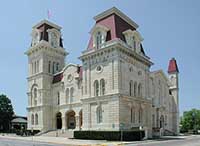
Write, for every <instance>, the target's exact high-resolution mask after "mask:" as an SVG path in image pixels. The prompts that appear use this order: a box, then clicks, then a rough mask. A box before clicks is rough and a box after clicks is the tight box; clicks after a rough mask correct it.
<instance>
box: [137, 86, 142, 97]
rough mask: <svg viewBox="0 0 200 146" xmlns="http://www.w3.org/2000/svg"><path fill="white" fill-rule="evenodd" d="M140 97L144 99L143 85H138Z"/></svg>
mask: <svg viewBox="0 0 200 146" xmlns="http://www.w3.org/2000/svg"><path fill="white" fill-rule="evenodd" d="M138 96H139V97H142V84H141V83H140V84H139V85H138Z"/></svg>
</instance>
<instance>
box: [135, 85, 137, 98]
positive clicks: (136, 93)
mask: <svg viewBox="0 0 200 146" xmlns="http://www.w3.org/2000/svg"><path fill="white" fill-rule="evenodd" d="M134 96H135V97H136V96H137V82H135V83H134Z"/></svg>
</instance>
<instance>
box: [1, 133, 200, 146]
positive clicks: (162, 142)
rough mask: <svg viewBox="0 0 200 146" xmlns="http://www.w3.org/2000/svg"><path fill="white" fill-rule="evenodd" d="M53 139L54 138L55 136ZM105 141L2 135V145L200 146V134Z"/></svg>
mask: <svg viewBox="0 0 200 146" xmlns="http://www.w3.org/2000/svg"><path fill="white" fill-rule="evenodd" d="M51 139H54V138H53V137H52V138H51ZM120 143H121V142H108V141H107V142H105V141H93V142H90V141H89V140H87V141H79V140H73V142H69V143H65V144H57V142H55V144H54V143H47V142H36V141H30V140H22V139H10V138H6V137H0V146H72V145H74V146H75V145H79V146H81V145H88V146H95V145H96V146H97V145H98V146H101V145H104V146H117V145H121V146H125V145H126V146H200V136H199V135H198V136H186V137H184V138H180V137H179V138H176V137H171V138H165V139H159V140H145V141H134V142H124V143H123V144H120Z"/></svg>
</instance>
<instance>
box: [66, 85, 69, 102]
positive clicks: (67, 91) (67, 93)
mask: <svg viewBox="0 0 200 146" xmlns="http://www.w3.org/2000/svg"><path fill="white" fill-rule="evenodd" d="M66 103H69V88H67V89H66Z"/></svg>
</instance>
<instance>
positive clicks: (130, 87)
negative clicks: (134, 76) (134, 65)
mask: <svg viewBox="0 0 200 146" xmlns="http://www.w3.org/2000/svg"><path fill="white" fill-rule="evenodd" d="M132 91H133V81H132V80H131V81H130V82H129V95H130V96H132V95H133V93H132Z"/></svg>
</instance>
